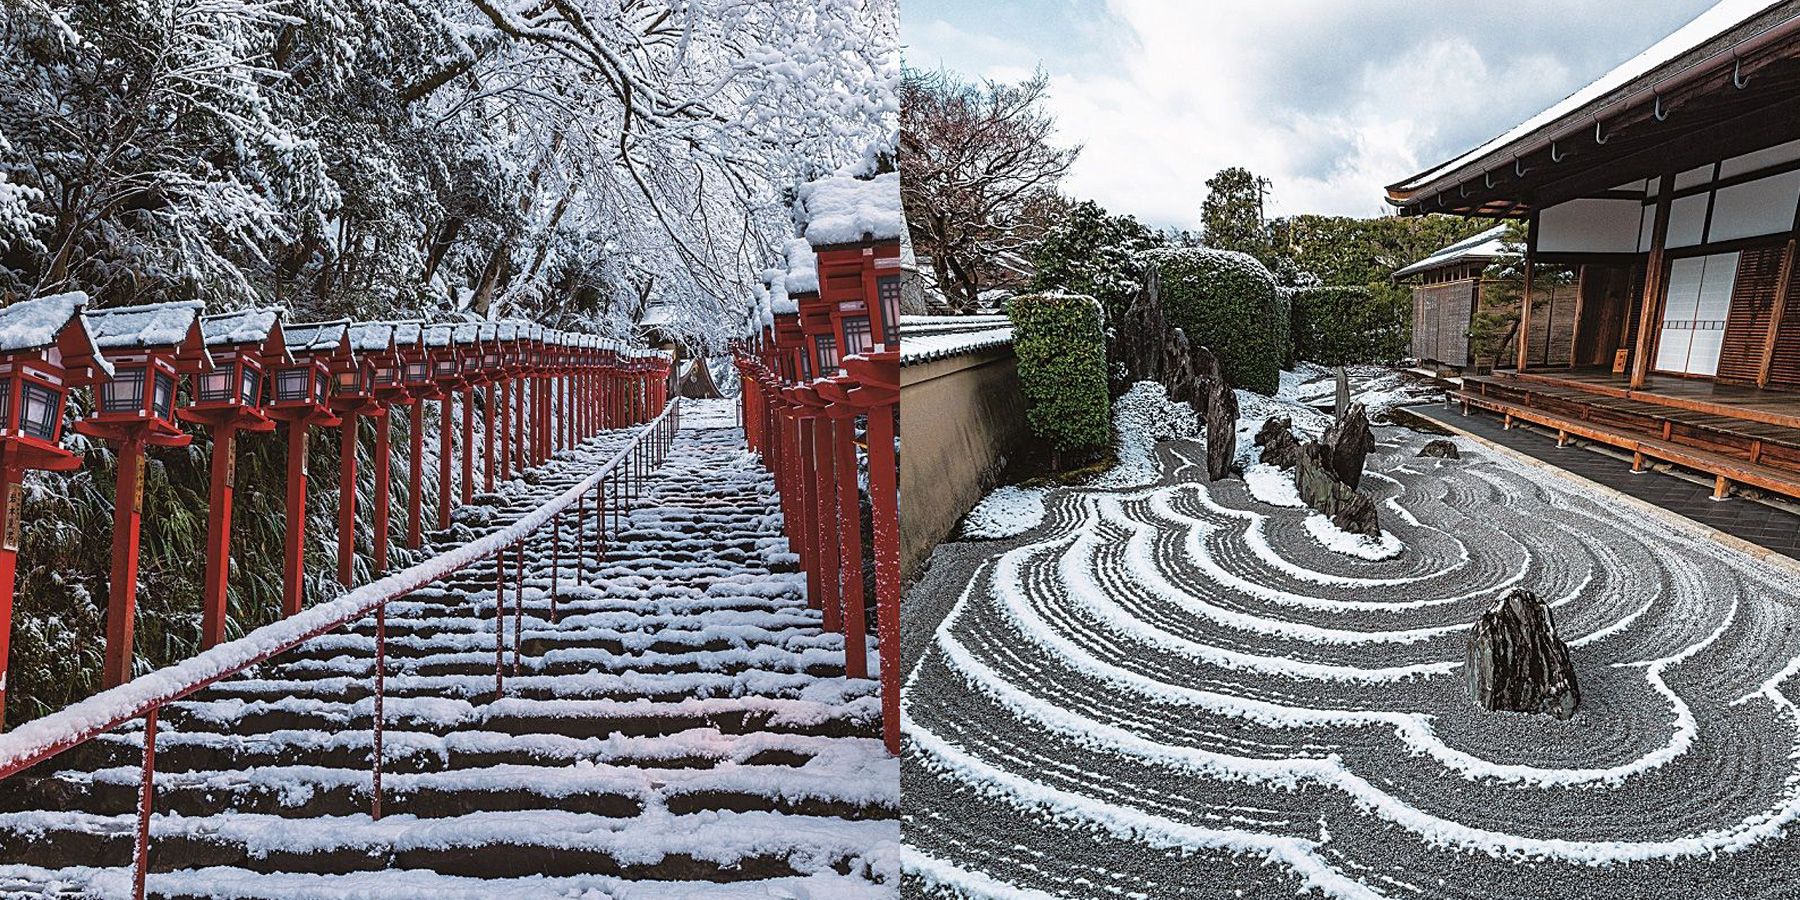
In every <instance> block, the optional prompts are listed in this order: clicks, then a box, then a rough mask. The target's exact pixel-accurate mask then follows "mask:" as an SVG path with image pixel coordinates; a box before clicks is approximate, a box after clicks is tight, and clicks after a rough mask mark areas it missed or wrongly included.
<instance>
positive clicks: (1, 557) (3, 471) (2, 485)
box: [0, 447, 25, 720]
mask: <svg viewBox="0 0 1800 900" xmlns="http://www.w3.org/2000/svg"><path fill="white" fill-rule="evenodd" d="M14 452H15V451H14V450H13V449H12V448H11V447H7V448H0V513H3V514H4V515H3V516H0V527H6V528H8V529H9V530H10V526H11V523H13V522H17V521H20V517H22V516H24V514H25V511H24V510H22V509H19V507H20V506H23V505H24V503H25V492H24V491H23V490H15V487H16V486H17V485H18V483H19V479H20V478H21V477H23V475H24V473H23V472H21V471H20V470H19V466H18V464H17V463H16V462H15V461H14V459H13V454H14ZM18 565H19V548H18V547H17V546H16V545H15V544H14V542H12V541H10V540H0V720H3V716H4V714H5V712H6V683H7V682H6V671H7V669H8V660H9V659H11V655H12V614H13V591H14V588H15V586H16V585H17V574H18Z"/></svg>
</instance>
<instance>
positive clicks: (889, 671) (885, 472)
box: [868, 406, 900, 754]
mask: <svg viewBox="0 0 1800 900" xmlns="http://www.w3.org/2000/svg"><path fill="white" fill-rule="evenodd" d="M868 438H869V502H870V504H871V506H873V508H874V518H875V521H874V525H875V627H876V645H877V648H878V652H879V653H880V657H881V730H882V736H883V738H884V739H885V740H886V742H887V748H888V752H889V753H894V754H898V753H899V752H900V508H899V507H900V487H899V473H898V471H897V469H896V462H897V460H896V459H895V457H894V408H893V407H892V406H877V407H875V408H873V409H871V410H869V431H868Z"/></svg>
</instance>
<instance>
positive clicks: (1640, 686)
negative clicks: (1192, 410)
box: [902, 429, 1800, 900]
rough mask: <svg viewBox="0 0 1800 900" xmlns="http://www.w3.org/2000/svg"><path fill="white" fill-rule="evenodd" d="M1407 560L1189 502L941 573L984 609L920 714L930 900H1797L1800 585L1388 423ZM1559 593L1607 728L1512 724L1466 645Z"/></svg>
mask: <svg viewBox="0 0 1800 900" xmlns="http://www.w3.org/2000/svg"><path fill="white" fill-rule="evenodd" d="M1379 437H1380V439H1381V445H1380V446H1379V447H1378V448H1377V451H1376V453H1375V454H1374V455H1372V456H1371V458H1370V472H1371V473H1372V474H1371V476H1370V477H1369V478H1368V479H1366V480H1365V486H1366V487H1367V488H1368V489H1369V490H1372V491H1373V492H1374V493H1375V495H1376V496H1377V498H1378V499H1379V501H1380V502H1381V504H1382V520H1383V525H1384V526H1385V528H1386V529H1387V530H1388V531H1390V532H1391V533H1392V534H1393V535H1395V536H1396V537H1398V538H1399V539H1400V540H1401V541H1403V542H1404V544H1405V551H1404V552H1403V553H1401V554H1400V555H1399V556H1398V557H1396V558H1393V559H1389V560H1384V561H1379V562H1376V561H1368V560H1364V559H1361V558H1357V557H1354V556H1350V555H1346V554H1342V553H1337V552H1333V551H1331V550H1328V549H1326V548H1325V547H1324V546H1322V545H1321V544H1320V543H1319V541H1318V539H1317V538H1315V537H1314V536H1313V535H1312V534H1311V533H1310V532H1309V531H1308V529H1307V528H1306V526H1305V520H1306V514H1307V511H1305V510H1301V509H1290V508H1281V507H1276V506H1271V505H1269V504H1266V503H1261V502H1258V501H1257V500H1256V499H1254V498H1253V497H1251V495H1250V494H1249V492H1248V490H1247V489H1246V487H1245V486H1244V484H1243V483H1241V482H1237V481H1231V482H1226V483H1222V484H1218V485H1211V486H1208V485H1204V484H1195V483H1191V482H1186V481H1183V480H1180V479H1186V478H1192V477H1193V476H1194V472H1195V467H1196V463H1197V462H1199V461H1200V460H1202V459H1203V453H1204V450H1203V448H1202V447H1201V446H1200V445H1199V444H1197V443H1195V442H1191V441H1182V442H1175V443H1169V444H1164V445H1163V446H1162V447H1161V448H1159V451H1158V453H1159V457H1160V458H1159V460H1158V465H1159V467H1160V471H1161V473H1162V478H1161V480H1160V481H1159V482H1158V483H1156V484H1154V485H1151V486H1150V487H1147V488H1143V489H1138V490H1131V491H1105V490H1082V489H1065V490H1056V491H1052V492H1050V493H1049V495H1048V496H1047V497H1046V500H1045V507H1046V514H1045V517H1044V521H1043V523H1042V524H1041V525H1039V526H1038V527H1037V528H1035V529H1032V530H1031V531H1029V532H1027V533H1026V534H1024V535H1021V536H1019V537H1016V538H1012V539H1009V540H1005V541H1000V542H992V543H985V544H979V545H964V546H963V547H962V548H959V550H960V552H957V553H951V554H944V555H940V559H941V560H943V561H942V562H940V563H939V564H940V565H957V566H961V567H963V568H964V569H966V570H967V571H966V572H959V574H961V575H962V576H963V577H961V578H954V579H947V578H942V577H939V578H934V579H932V581H931V584H933V585H936V586H938V587H937V589H938V590H942V587H941V586H942V585H944V584H946V583H954V584H958V585H959V586H966V587H965V588H964V593H963V594H962V595H961V597H960V598H958V599H957V600H956V601H955V605H954V607H953V608H952V610H951V611H950V613H949V615H948V616H947V617H946V618H945V619H944V621H943V624H942V625H941V627H940V628H939V629H938V631H937V634H936V637H935V640H934V641H933V642H932V644H931V645H930V646H929V647H928V648H927V649H926V651H925V653H924V654H923V656H922V657H921V658H920V659H919V660H918V661H917V663H916V664H915V665H914V667H913V669H912V672H911V676H910V678H909V680H908V682H907V686H906V695H905V716H906V720H905V727H906V731H907V740H906V749H905V756H904V759H903V766H902V790H903V792H904V796H905V798H906V799H905V816H904V832H905V837H906V841H907V844H908V851H907V859H906V863H905V872H906V875H905V879H904V882H903V886H904V891H905V893H907V894H908V895H910V896H961V895H968V896H987V895H1007V894H1012V893H1018V894H1020V895H1023V896H1048V897H1104V896H1140V897H1141V896H1153V897H1174V896H1181V897H1201V898H1210V897H1230V898H1236V897H1278V896H1290V895H1293V894H1295V893H1297V892H1303V891H1308V890H1313V891H1319V892H1322V893H1323V894H1324V895H1325V896H1333V897H1357V898H1367V897H1419V898H1424V897H1430V898H1437V897H1446V898H1454V897H1471V898H1474V897H1480V898H1489V897H1502V896H1503V897H1513V898H1540V897H1541V898H1559V900H1561V898H1583V897H1592V898H1601V897H1606V898H1616V897H1633V898H1665V897H1666V898H1683V900H1687V898H1693V897H1744V898H1774V897H1795V896H1800V888H1796V887H1794V886H1793V885H1795V884H1800V838H1794V837H1789V836H1787V832H1789V831H1792V830H1795V829H1794V828H1793V826H1794V825H1795V824H1796V820H1800V713H1797V711H1796V708H1795V707H1794V705H1793V704H1792V703H1791V702H1790V700H1789V699H1788V696H1787V695H1786V693H1785V691H1786V689H1787V687H1788V683H1789V681H1790V680H1791V678H1792V676H1793V675H1794V674H1795V673H1796V672H1797V671H1800V633H1797V632H1796V630H1795V626H1796V624H1797V623H1800V613H1797V610H1796V594H1797V593H1800V591H1797V590H1796V579H1795V576H1794V575H1793V574H1792V572H1791V571H1788V570H1783V569H1777V568H1774V567H1770V566H1768V565H1766V564H1764V563H1761V562H1757V561H1755V560H1752V559H1750V558H1748V557H1744V556H1741V555H1739V554H1737V553H1735V552H1734V551H1731V550H1729V549H1726V548H1724V547H1722V546H1720V545H1717V544H1715V543H1713V542H1711V541H1708V540H1706V539H1704V538H1703V537H1699V536H1697V535H1695V534H1692V533H1689V532H1687V531H1684V530H1682V529H1679V528H1677V527H1674V526H1671V525H1669V524H1667V523H1665V522H1663V521H1662V520H1660V519H1655V518H1650V517H1646V516H1644V515H1642V514H1641V513H1638V512H1635V511H1631V510H1620V509H1615V508H1610V507H1609V506H1608V505H1607V504H1606V502H1605V501H1604V500H1602V499H1600V498H1598V497H1597V496H1594V495H1590V494H1588V493H1586V492H1585V491H1584V489H1583V488H1582V487H1581V486H1580V485H1579V484H1578V483H1576V482H1573V481H1570V480H1565V479H1563V478H1562V477H1560V476H1558V475H1556V474H1553V473H1551V472H1549V471H1547V470H1540V469H1532V468H1527V467H1525V466H1522V465H1520V464H1517V463H1514V462H1512V461H1510V460H1506V459H1502V458H1498V457H1495V456H1493V455H1491V454H1489V453H1487V452H1485V451H1482V450H1480V449H1475V448H1470V447H1468V446H1466V445H1465V446H1464V447H1463V450H1464V457H1463V459H1461V460H1436V459H1420V458H1417V457H1415V453H1416V450H1417V448H1418V446H1419V445H1420V444H1422V443H1423V441H1424V440H1425V439H1426V438H1425V436H1422V435H1417V434H1414V433H1412V432H1409V431H1404V430H1400V429H1382V430H1381V432H1380V435H1379ZM1514 586H1524V587H1528V588H1530V589H1532V590H1535V591H1537V592H1538V593H1539V594H1540V595H1542V596H1545V597H1548V598H1550V599H1551V601H1552V603H1553V604H1554V605H1555V607H1556V614H1557V619H1558V625H1559V628H1560V630H1561V632H1562V634H1563V635H1564V637H1565V638H1567V639H1568V640H1569V641H1570V643H1571V644H1572V647H1573V654H1574V659H1575V664H1576V666H1577V669H1578V672H1579V674H1580V678H1581V685H1582V692H1583V703H1582V706H1581V710H1580V712H1579V713H1578V714H1577V715H1576V716H1575V717H1574V718H1573V719H1572V720H1570V721H1567V722H1560V721H1557V720H1555V719H1553V718H1549V717H1544V716H1525V715H1517V714H1489V713H1484V712H1482V711H1480V710H1479V709H1477V708H1476V707H1475V706H1474V705H1473V704H1472V703H1471V702H1470V701H1469V699H1468V697H1467V695H1466V693H1465V692H1464V690H1463V687H1462V683H1461V660H1462V654H1463V642H1464V634H1465V633H1466V631H1467V629H1468V627H1469V625H1470V623H1472V622H1473V621H1474V619H1475V618H1476V617H1477V616H1478V615H1479V614H1480V612H1481V611H1482V610H1483V609H1484V608H1486V607H1487V606H1489V605H1491V604H1492V603H1493V602H1494V601H1495V600H1496V599H1497V598H1498V597H1499V596H1500V595H1501V594H1503V593H1504V592H1505V591H1507V590H1508V589H1510V588H1512V587H1514Z"/></svg>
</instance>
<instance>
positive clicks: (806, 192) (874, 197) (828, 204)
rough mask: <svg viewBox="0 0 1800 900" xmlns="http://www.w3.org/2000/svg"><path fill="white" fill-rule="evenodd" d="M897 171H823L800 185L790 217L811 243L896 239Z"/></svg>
mask: <svg viewBox="0 0 1800 900" xmlns="http://www.w3.org/2000/svg"><path fill="white" fill-rule="evenodd" d="M901 220H902V216H901V214H900V173H898V172H889V173H887V174H885V175H877V176H875V177H874V178H871V179H868V180H864V179H861V178H854V177H851V176H849V175H827V176H826V177H824V178H820V179H817V180H815V181H809V182H807V183H806V184H803V185H801V186H800V190H799V196H798V197H797V198H796V199H795V201H794V221H795V223H796V224H798V225H799V226H800V229H801V231H802V232H803V233H804V234H805V235H806V240H807V242H808V243H810V244H812V245H813V246H814V247H829V246H834V245H838V244H854V243H857V242H859V241H865V240H874V241H897V240H899V239H900V229H901V227H902V225H901Z"/></svg>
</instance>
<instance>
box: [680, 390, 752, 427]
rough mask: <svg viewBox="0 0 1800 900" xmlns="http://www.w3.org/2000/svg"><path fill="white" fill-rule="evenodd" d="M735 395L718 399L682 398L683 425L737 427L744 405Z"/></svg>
mask: <svg viewBox="0 0 1800 900" xmlns="http://www.w3.org/2000/svg"><path fill="white" fill-rule="evenodd" d="M738 404H739V401H738V400H737V398H734V397H725V398H721V399H716V400H682V401H681V427H683V428H737V427H738V417H739V416H740V415H742V407H741V406H739V405H738Z"/></svg>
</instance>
